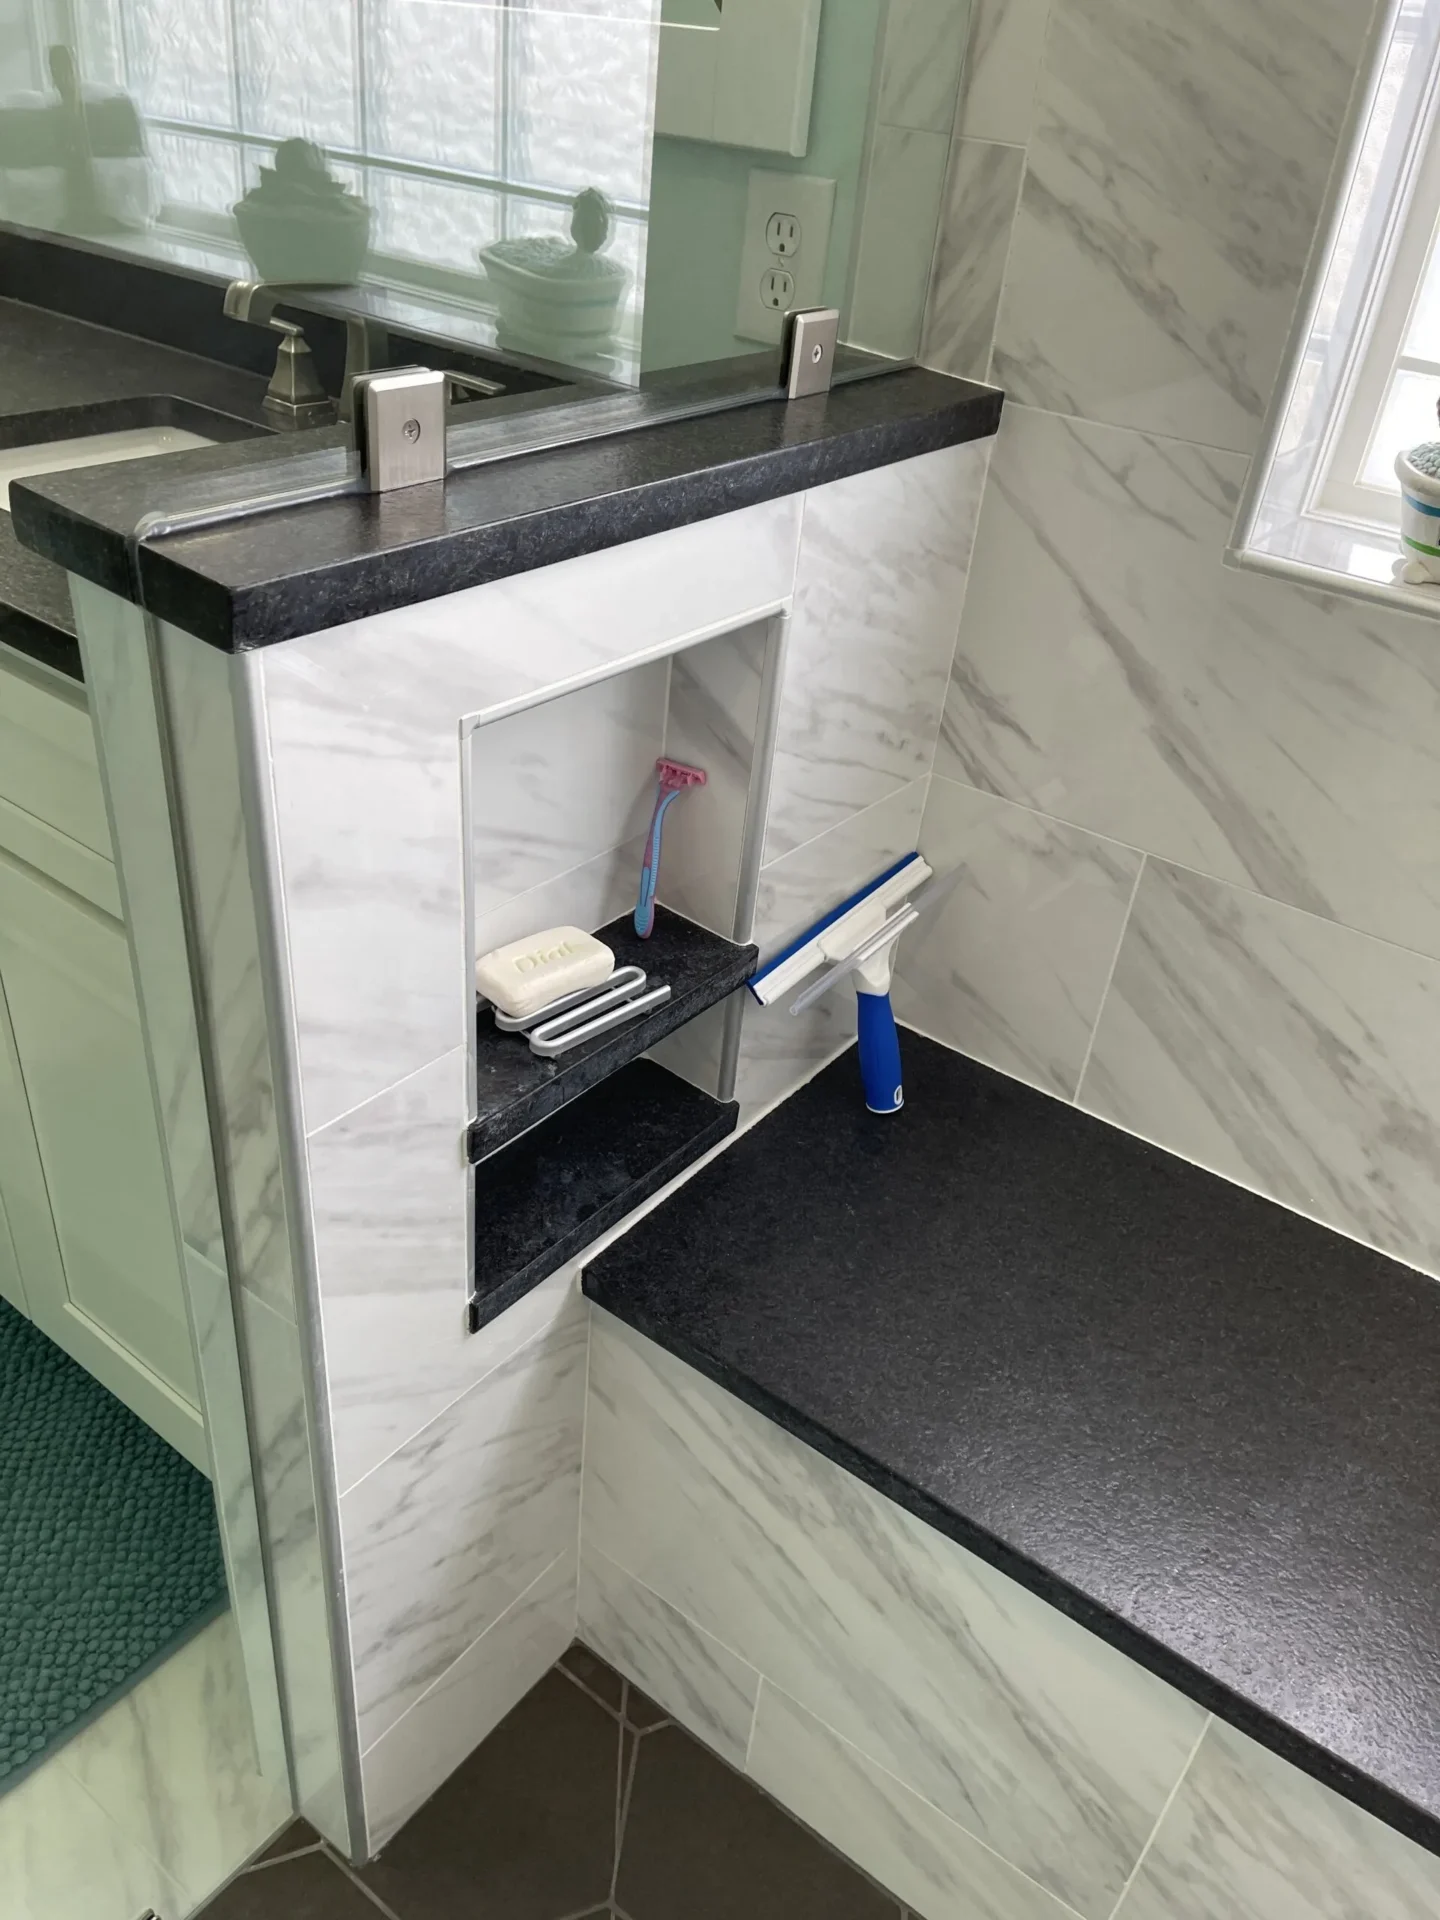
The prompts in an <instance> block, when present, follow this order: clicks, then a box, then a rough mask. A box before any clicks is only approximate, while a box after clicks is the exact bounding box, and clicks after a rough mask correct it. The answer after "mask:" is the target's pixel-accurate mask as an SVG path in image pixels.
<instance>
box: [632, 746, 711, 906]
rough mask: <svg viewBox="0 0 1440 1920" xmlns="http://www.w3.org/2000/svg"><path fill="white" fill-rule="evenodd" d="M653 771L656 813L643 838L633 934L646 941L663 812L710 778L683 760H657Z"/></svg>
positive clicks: (658, 868)
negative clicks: (657, 782) (657, 781)
mask: <svg viewBox="0 0 1440 1920" xmlns="http://www.w3.org/2000/svg"><path fill="white" fill-rule="evenodd" d="M655 771H656V773H657V774H658V775H659V778H660V790H659V792H658V793H657V794H656V795H655V811H654V813H652V814H651V816H650V831H649V833H648V834H647V835H646V836H645V859H644V862H643V863H642V865H641V868H640V898H639V899H638V900H637V901H636V903H635V931H636V933H638V934H639V936H640V938H641V939H642V940H648V939H649V938H650V935H651V934H652V933H653V932H654V930H655V888H656V886H657V885H658V884H659V880H660V833H661V830H662V828H663V827H664V825H665V813H666V809H667V808H668V807H669V805H670V802H671V801H672V800H673V799H674V798H675V796H676V795H677V794H680V793H684V792H685V790H686V788H687V787H703V786H704V784H705V782H706V780H707V779H708V778H709V776H708V775H707V773H706V772H705V769H704V768H703V767H687V766H686V765H685V762H684V761H683V760H663V759H662V760H657V761H656V762H655Z"/></svg>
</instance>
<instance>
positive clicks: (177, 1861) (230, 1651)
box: [37, 1613, 290, 1920]
mask: <svg viewBox="0 0 1440 1920" xmlns="http://www.w3.org/2000/svg"><path fill="white" fill-rule="evenodd" d="M57 1757H58V1759H59V1762H60V1764H61V1765H63V1766H64V1767H65V1768H66V1770H67V1771H68V1772H69V1773H71V1774H72V1775H73V1776H74V1777H75V1778H76V1779H77V1780H78V1781H79V1782H80V1784H81V1786H82V1787H84V1789H85V1791H86V1792H87V1793H88V1794H89V1795H90V1797H91V1798H92V1799H93V1800H94V1801H96V1802H97V1804H98V1805H99V1806H101V1807H103V1808H104V1810H105V1812H106V1813H108V1814H109V1816H110V1818H111V1819H112V1820H113V1821H114V1822H115V1824H116V1826H117V1827H119V1829H120V1831H121V1832H122V1833H124V1834H125V1835H126V1836H127V1838H129V1839H131V1840H133V1841H135V1842H136V1843H137V1844H138V1845H140V1846H141V1847H143V1849H144V1850H145V1852H146V1853H148V1854H149V1855H150V1857H151V1859H152V1860H157V1861H158V1862H159V1863H160V1865H161V1866H162V1867H163V1868H164V1869H165V1872H166V1873H167V1874H168V1875H169V1877H170V1878H171V1879H172V1880H174V1881H176V1882H177V1883H178V1884H179V1885H180V1886H181V1887H183V1888H184V1889H185V1892H186V1893H187V1894H188V1896H189V1899H190V1901H191V1902H192V1903H194V1902H197V1901H200V1900H203V1899H205V1897H206V1896H207V1895H208V1894H210V1893H211V1892H213V1890H214V1889H215V1888H216V1887H217V1886H218V1885H219V1884H220V1882H221V1881H222V1880H224V1879H225V1878H226V1876H227V1875H229V1874H231V1873H233V1872H234V1871H235V1869H236V1868H237V1867H238V1866H240V1865H241V1864H242V1862H243V1861H245V1860H247V1859H248V1858H249V1857H250V1855H251V1854H252V1853H253V1852H254V1851H255V1850H256V1848H257V1847H259V1846H261V1845H263V1843H264V1842H265V1841H266V1840H268V1839H269V1837H270V1835H271V1834H272V1833H274V1832H275V1831H276V1829H277V1828H278V1827H280V1826H282V1825H283V1824H284V1822H285V1819H286V1816H287V1815H288V1813H289V1811H290V1796H289V1793H288V1791H287V1790H286V1788H285V1786H284V1784H283V1783H284V1780H285V1774H284V1771H283V1765H282V1770H281V1772H280V1774H279V1775H278V1776H277V1779H276V1781H275V1783H273V1784H272V1783H270V1782H267V1781H266V1780H264V1779H262V1778H261V1776H260V1774H259V1772H258V1770H257V1762H256V1754H255V1741H254V1735H253V1733H252V1731H251V1723H250V1706H249V1701H248V1698H247V1693H246V1686H245V1669H244V1664H243V1662H242V1659H241V1649H240V1640H239V1635H238V1633H237V1631H236V1626H235V1622H234V1620H233V1618H232V1616H231V1615H230V1614H229V1613H223V1614H221V1616H220V1618H219V1619H218V1620H215V1621H213V1622H212V1623H211V1624H210V1625H209V1626H208V1627H206V1628H205V1629H204V1630H203V1631H202V1632H200V1633H198V1634H196V1635H195V1637H194V1638H193V1639H192V1640H190V1641H188V1642H187V1644H186V1645H185V1646H183V1647H182V1648H181V1649H180V1650H179V1652H178V1653H174V1654H172V1655H171V1656H170V1658H169V1659H168V1660H167V1661H166V1662H165V1663H164V1665H163V1666H161V1667H159V1668H158V1669H157V1670H156V1671H155V1672H154V1673H151V1674H149V1675H147V1676H146V1677H145V1679H143V1680H141V1681H140V1682H139V1684H138V1685H137V1686H135V1687H133V1688H132V1689H131V1690H130V1692H129V1693H127V1694H126V1695H125V1697H124V1698H123V1699H122V1700H120V1701H118V1702H117V1703H116V1705H114V1706H113V1707H111V1708H110V1709H109V1710H108V1711H107V1712H106V1713H104V1714H103V1715H102V1716H101V1717H100V1719H98V1720H97V1721H95V1722H94V1723H93V1724H92V1725H91V1726H89V1727H86V1728H85V1729H84V1731H83V1732H81V1733H80V1734H79V1735H77V1736H76V1738H75V1739H73V1740H72V1741H70V1743H69V1744H68V1745H67V1746H65V1747H63V1748H62V1749H61V1751H60V1754H59V1755H58V1756H57ZM37 1920H38V1917H37Z"/></svg>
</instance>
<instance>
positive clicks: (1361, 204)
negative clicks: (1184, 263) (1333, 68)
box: [1225, 0, 1440, 618]
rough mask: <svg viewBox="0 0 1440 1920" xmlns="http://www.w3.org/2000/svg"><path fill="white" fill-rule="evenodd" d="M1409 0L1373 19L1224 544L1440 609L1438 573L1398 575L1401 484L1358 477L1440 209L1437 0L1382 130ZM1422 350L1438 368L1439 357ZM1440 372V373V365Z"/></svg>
mask: <svg viewBox="0 0 1440 1920" xmlns="http://www.w3.org/2000/svg"><path fill="white" fill-rule="evenodd" d="M1407 7H1408V8H1410V10H1411V12H1412V15H1413V13H1414V11H1415V8H1416V0H1389V4H1387V5H1385V6H1383V7H1382V8H1381V9H1380V11H1379V13H1378V14H1377V16H1376V18H1375V20H1374V21H1373V22H1372V26H1371V31H1370V36H1369V39H1368V42H1367V46H1366V53H1365V58H1364V59H1363V61H1362V64H1361V69H1360V78H1359V81H1358V82H1357V85H1356V89H1355V93H1354V95H1353V97H1352V100H1351V104H1350V111H1349V115H1348V117H1347V122H1346V126H1345V129H1344V132H1343V133H1342V136H1341V141H1340V150H1339V158H1338V160H1337V164H1336V169H1335V173H1334V175H1333V176H1332V181H1331V188H1330V192H1329V194H1328V196H1327V200H1326V210H1325V214H1324V216H1323V218H1322V221H1321V224H1320V231H1319V233H1318V235H1317V239H1316V244H1315V247H1314V249H1313V251H1312V256H1311V264H1310V268H1309V271H1308V273H1307V276H1306V281H1305V285H1304V287H1303V289H1302V292H1301V298H1300V303H1299V309H1298V314H1297V319H1296V323H1295V326H1294V328H1293V330H1292V332H1291V336H1290V340H1289V344H1288V347H1287V350H1286V355H1285V359H1284V362H1283V365H1282V368H1281V373H1280V377H1279V379H1278V381H1277V384H1276V388H1275V393H1274V396H1273V398H1272V402H1271V406H1270V410H1269V412H1268V414H1267V417H1266V421H1265V425H1264V429H1263V432H1262V436H1261V443H1260V447H1259V449H1258V451H1257V453H1256V456H1255V458H1254V460H1253V461H1252V463H1251V469H1250V475H1249V480H1248V483H1247V486H1246V489H1245V492H1244V495H1243V497H1242V499H1241V502H1240V507H1239V511H1238V513H1237V516H1236V523H1235V530H1234V533H1233V536H1232V540H1231V545H1230V547H1229V549H1228V551H1227V553H1226V555H1225V558H1226V561H1227V563H1228V564H1230V565H1232V566H1236V567H1241V568H1249V569H1254V570H1256V571H1260V572H1265V573H1270V574H1275V575H1279V576H1281V577H1284V578H1288V579H1292V580H1297V581H1300V582H1302V583H1303V584H1305V585H1307V586H1311V587H1318V588H1321V589H1323V590H1325V591H1328V592H1338V593H1343V594H1350V595H1353V596H1355V597H1358V598H1361V599H1365V600H1370V601H1374V602H1377V603H1381V604H1384V605H1388V606H1392V607H1396V606H1399V607H1403V608H1405V609H1406V610H1408V611H1412V612H1423V613H1427V614H1429V615H1430V616H1431V617H1437V618H1440V587H1431V586H1425V587H1411V586H1406V585H1403V584H1401V583H1399V582H1397V581H1396V579H1395V577H1394V576H1395V572H1396V564H1395V563H1396V561H1397V560H1398V558H1399V552H1400V550H1399V545H1398V540H1397V538H1396V535H1395V533H1394V531H1392V526H1393V520H1394V518H1398V511H1397V509H1398V496H1397V501H1396V505H1395V506H1391V504H1390V500H1389V497H1388V496H1386V495H1382V494H1381V493H1380V491H1379V489H1376V488H1365V489H1363V490H1361V489H1358V488H1356V487H1354V486H1353V484H1351V482H1353V478H1354V477H1355V476H1356V475H1358V473H1359V471H1360V468H1361V464H1362V462H1363V457H1364V453H1365V452H1366V451H1367V450H1368V446H1369V442H1370V440H1371V438H1372V436H1373V434H1374V432H1375V431H1376V430H1377V427H1378V424H1379V408H1380V406H1381V405H1383V397H1384V395H1385V393H1386V392H1387V391H1388V385H1389V380H1390V378H1391V375H1392V372H1393V369H1394V367H1395V365H1396V364H1397V361H1398V362H1400V364H1405V362H1404V361H1403V360H1401V356H1400V345H1401V342H1402V341H1403V339H1404V337H1405V332H1406V329H1407V327H1408V323H1409V318H1410V314H1411V311H1412V308H1413V305H1414V301H1415V298H1416V296H1417V294H1418V292H1419V289H1420V285H1421V279H1422V274H1423V271H1424V263H1425V260H1426V258H1427V256H1428V254H1429V251H1430V249H1431V246H1432V243H1433V242H1434V237H1435V234H1436V228H1437V214H1440V111H1437V108H1440V0H1419V7H1418V13H1419V19H1418V29H1417V32H1416V41H1415V48H1414V55H1413V57H1412V59H1411V62H1410V65H1409V68H1408V70H1407V73H1406V78H1405V83H1404V86H1403V88H1402V92H1401V97H1400V100H1399V103H1398V104H1397V108H1396V111H1395V114H1394V119H1393V124H1392V126H1391V128H1390V132H1389V134H1388V137H1387V138H1386V139H1385V140H1384V142H1383V145H1377V138H1376V135H1377V129H1378V128H1379V127H1380V126H1381V123H1382V119H1383V116H1379V115H1377V107H1378V105H1379V99H1380V93H1381V87H1382V82H1383V80H1384V78H1385V62H1386V59H1387V55H1388V53H1389V50H1390V48H1391V44H1392V41H1394V40H1395V38H1396V36H1397V30H1398V29H1399V28H1400V25H1401V22H1402V17H1403V16H1404V14H1405V13H1406V10H1407ZM1367 141H1368V149H1367ZM1367 151H1368V159H1369V163H1370V171H1371V173H1372V174H1373V175H1374V179H1373V184H1372V186H1371V187H1370V188H1369V189H1368V190H1367V188H1366V187H1365V186H1363V185H1362V184H1361V165H1362V161H1364V160H1365V159H1366V157H1367ZM1377 151H1378V152H1379V154H1380V160H1379V164H1378V165H1377V164H1376V155H1377ZM1347 232H1348V234H1349V238H1350V239H1351V240H1352V241H1353V242H1354V243H1355V244H1354V256H1353V264H1352V268H1351V271H1350V272H1349V273H1348V274H1347V275H1345V276H1343V277H1339V278H1337V277H1336V274H1335V273H1332V269H1333V268H1334V267H1335V262H1336V259H1337V242H1339V240H1340V239H1341V237H1342V234H1345V233H1347ZM1337 289H1338V296H1337ZM1326 313H1333V324H1330V323H1328V322H1327V321H1326V320H1325V318H1324V316H1325V315H1326ZM1412 364H1414V365H1416V366H1417V367H1419V368H1421V369H1422V370H1424V371H1427V372H1429V371H1431V370H1432V369H1431V367H1430V365H1429V363H1427V362H1418V361H1417V362H1413V363H1412ZM1433 371H1434V372H1435V373H1436V374H1437V376H1440V365H1437V366H1436V367H1435V368H1434V369H1433ZM1436 437H1440V426H1437V430H1436ZM1357 450H1358V457H1357ZM1347 474H1348V479H1347Z"/></svg>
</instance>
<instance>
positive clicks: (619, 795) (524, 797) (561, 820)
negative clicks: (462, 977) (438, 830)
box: [470, 660, 670, 919]
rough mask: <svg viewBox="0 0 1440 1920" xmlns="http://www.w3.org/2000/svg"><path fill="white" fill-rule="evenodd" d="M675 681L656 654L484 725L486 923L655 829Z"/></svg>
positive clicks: (476, 774) (480, 743)
mask: <svg viewBox="0 0 1440 1920" xmlns="http://www.w3.org/2000/svg"><path fill="white" fill-rule="evenodd" d="M669 682H670V663H669V662H668V661H667V660H656V661H652V662H651V664H650V665H649V666H645V667H639V668H637V669H636V670H635V671H634V672H633V673H622V674H617V675H616V676H615V677H614V678H613V679H610V680H601V681H598V682H597V683H596V684H595V685H594V686H589V687H582V688H580V689H579V690H578V691H577V692H575V693H567V694H563V695H562V696H561V697H560V698H559V699H558V700H549V701H546V703H545V704H544V705H543V706H539V707H527V708H526V709H525V710H524V711H523V712H521V713H515V714H511V715H510V716H509V718H508V719H505V720H497V721H495V722H494V723H493V724H491V725H489V726H484V727H477V728H476V729H475V731H474V733H473V734H472V735H471V737H470V757H471V766H472V769H473V771H472V774H471V785H470V804H471V818H472V826H473V830H474V848H475V912H476V917H477V919H483V918H484V917H485V916H486V915H487V914H489V913H491V912H493V911H494V910H495V909H496V908H497V907H500V906H503V905H504V903H505V902H507V901H510V900H513V899H514V897H515V896H516V895H517V894H521V893H528V892H529V891H530V890H531V889H532V888H533V887H538V886H539V885H541V883H542V882H544V881H547V880H554V879H555V878H556V877H557V876H559V875H561V874H566V873H569V872H570V871H571V869H572V868H574V867H578V866H582V865H583V864H584V863H585V862H586V861H589V860H593V859H594V858H595V857H596V856H597V855H600V854H603V853H605V852H606V851H607V850H608V849H610V848H613V847H618V846H620V845H621V844H623V843H625V842H627V841H633V840H634V839H635V838H636V837H637V835H642V834H643V833H644V832H645V828H646V824H647V822H648V820H649V817H650V808H651V806H652V804H653V801H654V793H655V761H656V759H657V757H658V756H659V754H660V752H661V749H662V747H663V745H664V739H665V711H666V701H667V695H668V690H669Z"/></svg>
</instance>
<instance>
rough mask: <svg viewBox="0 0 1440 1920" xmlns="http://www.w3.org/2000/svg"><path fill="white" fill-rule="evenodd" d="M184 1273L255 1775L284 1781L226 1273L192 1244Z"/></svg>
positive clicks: (257, 1521)
mask: <svg viewBox="0 0 1440 1920" xmlns="http://www.w3.org/2000/svg"><path fill="white" fill-rule="evenodd" d="M185 1271H186V1279H187V1282H188V1285H189V1292H190V1312H191V1317H192V1323H193V1325H194V1329H195V1351H196V1355H197V1358H198V1360H199V1365H200V1378H201V1382H202V1388H203V1392H204V1395H205V1438H206V1440H207V1442H208V1444H209V1448H210V1460H211V1486H212V1488H213V1490H214V1495H215V1511H216V1515H217V1518H218V1519H219V1523H220V1541H221V1545H222V1547H223V1549H224V1554H225V1584H226V1588H227V1590H228V1592H229V1595H230V1606H231V1611H232V1615H233V1618H234V1624H235V1631H236V1634H237V1637H238V1641H239V1645H240V1650H241V1658H242V1660H243V1664H244V1669H245V1684H246V1691H247V1694H248V1696H249V1701H250V1713H251V1717H252V1719H253V1721H254V1728H255V1743H256V1751H257V1755H258V1759H259V1765H260V1769H261V1771H262V1772H263V1773H264V1774H266V1775H267V1777H268V1778H269V1779H271V1780H272V1781H276V1782H284V1781H287V1780H288V1778H289V1761H288V1759H287V1758H286V1754H285V1735H284V1729H283V1726H282V1723H281V1717H280V1695H279V1682H278V1677H277V1674H276V1671H275V1649H274V1643H273V1640H272V1636H271V1632H270V1601H269V1596H268V1595H267V1593H266V1590H265V1555H264V1545H263V1540H262V1536H261V1529H260V1514H259V1509H258V1507H257V1505H256V1499H255V1476H254V1466H253V1463H252V1461H251V1457H250V1427H249V1417H248V1415H247V1413H246V1407H245V1389H244V1385H243V1382H242V1379H241V1372H240V1355H239V1349H238V1346H237V1343H236V1328H235V1322H234V1317H233V1315H234V1308H233V1306H232V1303H231V1293H230V1286H229V1282H228V1281H227V1279H226V1276H225V1275H224V1274H223V1273H221V1272H220V1271H219V1269H218V1268H216V1267H213V1266H212V1265H211V1264H210V1262H209V1261H208V1260H206V1259H205V1258H204V1257H203V1256H202V1255H201V1254H198V1253H196V1251H195V1249H194V1248H193V1247H186V1249H185Z"/></svg>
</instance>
